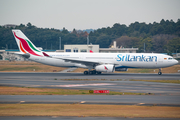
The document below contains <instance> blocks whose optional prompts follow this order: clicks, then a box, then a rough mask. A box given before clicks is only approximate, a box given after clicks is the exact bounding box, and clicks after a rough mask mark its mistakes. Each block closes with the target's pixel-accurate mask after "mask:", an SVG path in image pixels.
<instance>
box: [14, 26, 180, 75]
mask: <svg viewBox="0 0 180 120" xmlns="http://www.w3.org/2000/svg"><path fill="white" fill-rule="evenodd" d="M12 32H13V35H14V37H15V40H16V42H17V45H18V47H19V50H20V52H18V53H16V54H18V55H22V56H23V57H25V58H27V59H29V60H32V61H35V62H38V63H42V64H46V65H51V66H57V67H77V68H85V69H88V71H84V74H85V75H88V74H90V75H93V74H101V73H102V72H106V73H112V72H114V71H122V69H124V68H125V69H127V68H159V72H158V75H161V74H162V72H161V68H164V67H169V66H173V65H175V64H177V63H178V61H177V60H175V59H174V58H173V57H171V56H169V55H164V54H157V53H93V52H92V51H90V53H71V52H66V53H58V52H48V53H46V52H44V51H42V50H39V49H38V48H37V47H36V46H35V45H34V44H33V43H32V42H31V41H30V40H29V39H28V38H27V37H26V36H25V35H24V34H23V32H22V31H21V30H18V29H13V30H12Z"/></svg>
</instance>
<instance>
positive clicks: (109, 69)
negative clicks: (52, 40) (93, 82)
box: [95, 64, 115, 72]
mask: <svg viewBox="0 0 180 120" xmlns="http://www.w3.org/2000/svg"><path fill="white" fill-rule="evenodd" d="M95 70H96V71H98V72H114V70H115V66H114V65H106V64H102V65H98V66H96V67H95Z"/></svg>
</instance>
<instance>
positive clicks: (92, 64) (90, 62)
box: [59, 58, 101, 66]
mask: <svg viewBox="0 0 180 120" xmlns="http://www.w3.org/2000/svg"><path fill="white" fill-rule="evenodd" d="M59 59H62V60H65V62H72V63H80V64H83V65H86V66H96V65H99V64H101V63H100V62H98V61H89V60H80V59H71V58H59Z"/></svg>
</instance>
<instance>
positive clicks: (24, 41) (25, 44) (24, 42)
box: [12, 30, 47, 56]
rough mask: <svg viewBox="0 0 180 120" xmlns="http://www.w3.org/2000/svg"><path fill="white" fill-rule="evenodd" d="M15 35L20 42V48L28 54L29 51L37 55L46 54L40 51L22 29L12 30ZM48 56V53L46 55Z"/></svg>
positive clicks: (18, 42)
mask: <svg viewBox="0 0 180 120" xmlns="http://www.w3.org/2000/svg"><path fill="white" fill-rule="evenodd" d="M12 32H13V35H14V37H15V39H16V42H17V44H18V47H19V50H20V51H21V52H22V53H24V54H26V53H29V54H31V55H35V56H44V54H43V52H42V51H40V50H39V49H38V48H37V47H36V46H35V45H34V44H33V43H32V42H31V41H30V40H29V39H28V38H27V37H26V36H25V35H24V34H23V33H22V32H21V30H12ZM46 56H47V55H46Z"/></svg>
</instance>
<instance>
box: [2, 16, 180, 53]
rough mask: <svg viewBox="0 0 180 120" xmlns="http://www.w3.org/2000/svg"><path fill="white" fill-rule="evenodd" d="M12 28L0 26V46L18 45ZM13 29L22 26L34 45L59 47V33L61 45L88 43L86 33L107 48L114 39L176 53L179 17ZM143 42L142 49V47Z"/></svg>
mask: <svg viewBox="0 0 180 120" xmlns="http://www.w3.org/2000/svg"><path fill="white" fill-rule="evenodd" d="M12 29H13V28H6V27H4V26H0V49H18V47H17V44H16V42H15V40H14V37H13V35H12V32H11V30H12ZM15 29H20V30H22V31H23V32H24V33H25V35H26V36H27V37H28V38H29V39H30V40H31V41H32V42H33V43H34V44H35V45H36V46H37V47H42V48H43V49H47V50H50V49H59V39H60V37H61V44H62V47H61V48H62V49H63V47H64V44H87V36H89V41H90V43H92V44H99V45H100V47H101V48H108V47H110V46H111V45H112V43H113V41H117V46H118V47H120V48H132V47H134V48H139V50H138V52H156V53H175V52H176V51H180V19H178V20H177V22H174V21H173V20H170V21H169V20H166V21H165V20H164V19H162V20H161V21H160V23H157V22H154V23H152V24H151V23H149V24H146V23H139V22H135V23H131V24H130V25H129V26H126V25H124V24H120V23H115V24H114V25H113V26H112V27H106V28H100V29H97V30H94V31H91V32H90V33H89V34H88V33H87V32H86V31H79V30H76V29H73V30H72V31H71V32H70V31H68V30H67V29H65V28H63V29H62V30H58V29H54V28H51V29H49V28H37V27H36V26H34V25H32V24H31V23H28V24H27V25H23V24H20V25H18V26H16V27H15ZM144 45H145V50H144Z"/></svg>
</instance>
